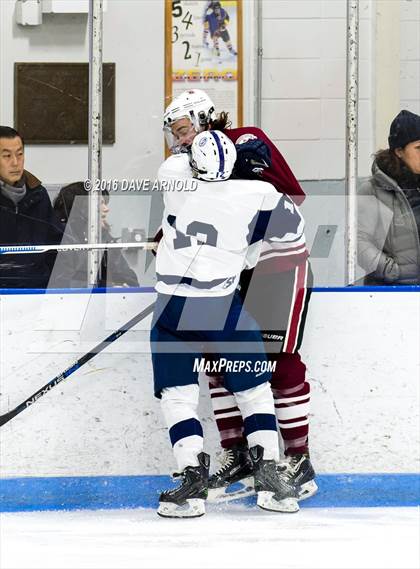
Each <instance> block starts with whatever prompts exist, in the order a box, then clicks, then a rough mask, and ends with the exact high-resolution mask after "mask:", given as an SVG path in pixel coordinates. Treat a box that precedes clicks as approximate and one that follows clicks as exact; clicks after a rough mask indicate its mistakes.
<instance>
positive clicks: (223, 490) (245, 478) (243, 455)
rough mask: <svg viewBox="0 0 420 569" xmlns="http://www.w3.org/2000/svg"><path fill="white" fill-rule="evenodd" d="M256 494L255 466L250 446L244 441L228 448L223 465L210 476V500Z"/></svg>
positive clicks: (232, 498)
mask: <svg viewBox="0 0 420 569" xmlns="http://www.w3.org/2000/svg"><path fill="white" fill-rule="evenodd" d="M251 494H255V490H254V477H253V466H252V461H251V457H250V456H249V450H248V446H247V445H246V444H244V443H242V444H238V445H234V446H232V447H231V448H229V449H226V450H225V451H224V453H223V455H222V459H221V467H220V468H219V470H218V471H217V472H216V473H215V474H213V475H212V476H210V479H209V497H208V499H209V501H210V502H218V501H227V500H238V499H239V498H243V497H244V496H250V495H251Z"/></svg>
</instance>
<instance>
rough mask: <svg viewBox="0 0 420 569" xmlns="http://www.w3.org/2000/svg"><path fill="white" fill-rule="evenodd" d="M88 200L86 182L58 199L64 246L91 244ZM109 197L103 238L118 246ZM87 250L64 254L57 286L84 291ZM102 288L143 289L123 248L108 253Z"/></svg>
mask: <svg viewBox="0 0 420 569" xmlns="http://www.w3.org/2000/svg"><path fill="white" fill-rule="evenodd" d="M88 197H89V194H88V192H86V190H85V188H84V185H83V182H75V183H73V184H69V185H68V186H65V187H63V188H61V190H60V192H59V194H58V196H57V197H56V198H55V200H54V206H53V207H54V210H55V212H56V214H57V216H58V218H59V219H60V221H61V223H62V224H63V225H64V226H65V233H64V239H63V244H65V243H87V242H88ZM108 202H109V195H108V193H105V192H104V193H103V194H102V202H101V236H102V242H103V243H116V241H117V240H116V239H114V238H113V237H112V235H111V233H110V226H109V224H108V222H107V215H108V212H109V207H108ZM87 258H88V252H87V251H69V252H63V253H61V254H60V256H59V258H58V259H57V263H56V267H55V269H54V274H53V282H54V286H55V287H66V288H67V287H69V288H84V287H86V286H88V273H87ZM97 286H98V287H107V286H108V287H112V286H139V283H138V280H137V276H136V273H135V272H134V271H133V270H132V269H130V267H129V265H128V263H127V261H126V260H125V258H124V256H123V254H122V251H121V249H111V250H109V251H105V252H104V253H103V256H102V263H101V277H100V279H99V280H98V283H97Z"/></svg>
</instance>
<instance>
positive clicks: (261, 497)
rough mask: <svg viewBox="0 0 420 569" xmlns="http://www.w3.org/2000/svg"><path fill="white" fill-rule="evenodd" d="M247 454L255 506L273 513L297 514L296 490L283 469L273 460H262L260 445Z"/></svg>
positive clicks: (262, 451) (262, 453)
mask: <svg viewBox="0 0 420 569" xmlns="http://www.w3.org/2000/svg"><path fill="white" fill-rule="evenodd" d="M249 452H250V455H251V459H252V462H253V464H254V482H255V491H256V492H257V505H258V506H259V507H260V508H262V509H263V510H270V511H273V512H285V513H292V512H297V511H298V510H299V504H298V501H297V495H298V494H297V490H296V487H295V486H294V485H293V483H292V481H291V478H290V476H289V475H288V473H287V472H286V470H285V469H284V467H283V468H281V467H280V465H279V464H278V463H277V462H275V461H274V460H264V449H263V448H262V447H261V446H260V445H257V446H255V447H252V448H251V449H250V451H249Z"/></svg>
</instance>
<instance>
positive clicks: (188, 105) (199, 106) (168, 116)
mask: <svg viewBox="0 0 420 569" xmlns="http://www.w3.org/2000/svg"><path fill="white" fill-rule="evenodd" d="M182 118H188V119H189V120H190V121H191V123H192V125H193V127H194V129H195V131H196V132H202V131H203V130H204V129H206V128H207V127H208V126H209V124H210V123H211V121H213V120H215V119H216V112H215V109H214V104H213V101H212V100H211V99H210V97H209V96H208V95H207V93H205V92H204V91H201V89H190V90H188V91H184V92H183V93H181V94H180V95H178V97H176V98H175V99H174V100H173V101H172V103H170V104H169V105H168V106H167V107H166V110H165V114H164V115H163V131H164V133H165V137H166V142H167V144H168V147H169V149H170V150H171V152H173V153H174V154H176V153H177V152H181V151H182V149H181V148H180V147H179V145H178V144H177V141H176V139H175V137H174V136H173V134H172V126H173V124H174V123H175V122H176V121H177V120H179V119H182Z"/></svg>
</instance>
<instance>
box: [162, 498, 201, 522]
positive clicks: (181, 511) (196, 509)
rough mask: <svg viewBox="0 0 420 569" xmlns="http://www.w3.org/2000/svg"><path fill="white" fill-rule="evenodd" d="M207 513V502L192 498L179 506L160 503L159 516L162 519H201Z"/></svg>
mask: <svg viewBox="0 0 420 569" xmlns="http://www.w3.org/2000/svg"><path fill="white" fill-rule="evenodd" d="M205 513H206V506H205V500H201V499H200V498H191V499H190V500H187V503H186V504H183V505H182V506H179V505H178V504H173V503H171V502H159V507H158V509H157V514H158V516H161V517H162V518H199V517H200V516H203V515H204V514H205Z"/></svg>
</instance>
